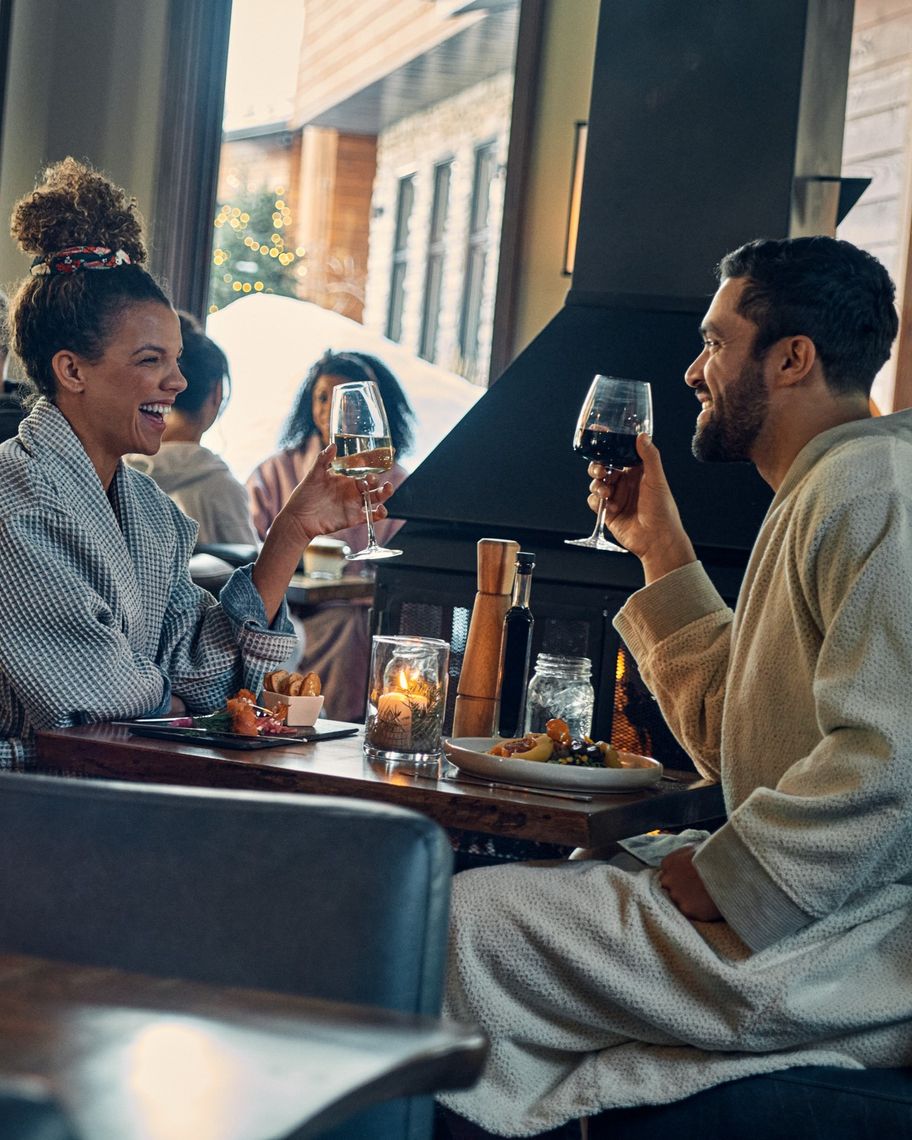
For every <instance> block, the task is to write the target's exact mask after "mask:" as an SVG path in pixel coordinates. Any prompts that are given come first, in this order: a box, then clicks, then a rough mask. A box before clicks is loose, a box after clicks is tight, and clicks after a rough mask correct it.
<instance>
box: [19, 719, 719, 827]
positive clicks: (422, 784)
mask: <svg viewBox="0 0 912 1140" xmlns="http://www.w3.org/2000/svg"><path fill="white" fill-rule="evenodd" d="M37 749H38V770H39V771H40V770H44V771H52V772H64V773H66V774H72V775H78V776H92V777H101V778H107V779H117V780H139V781H147V782H153V783H168V784H190V785H196V786H203V787H210V788H243V789H248V790H256V791H273V792H275V791H280V792H282V791H284V792H304V793H307V794H310V795H334V796H356V797H358V798H360V799H370V800H380V801H383V802H385V803H393V804H399V805H400V806H402V807H409V808H413V809H414V810H416V811H420V812H423V813H424V814H425V815H429V816H430V817H431V818H432V819H435V820H437V822H438V823H440V824H442V825H443V826H444V827H446V828H449V829H458V830H463V831H480V832H484V833H486V834H489V835H496V836H504V837H508V838H512V839H524V840H533V841H537V842H541V843H554V844H561V845H565V846H568V847H599V846H602V845H604V844H608V843H611V842H612V841H614V840H617V839H622V838H624V837H625V836H629V835H636V834H639V833H641V832H644V831H649V830H651V829H652V828H656V827H663V828H677V827H692V826H698V825H700V824H701V823H706V822H708V821H710V820H718V819H719V818H720V817H721V816H723V815H724V808H723V805H722V793H721V789H720V788H719V787H718V785H716V784H710V783H707V782H706V781H702V780H700V779H699V778H698V777H697V776H696V775H695V773H683V772H681V773H673V775H675V776H676V779H675V780H674V781H672V780H669V779H663V780H662V781H660V783H658V784H656V785H653V786H652V787H649V788H643V789H638V790H636V791H631V792H624V793H602V794H597V795H592V796H591V798H586V799H579V800H577V799H570V798H564V797H562V796H559V795H556V794H548V793H545V792H544V790H542V791H541V792H531V791H524V790H523V789H521V788H515V789H514V788H509V787H506V786H504V785H498V786H487V785H477V786H475V785H472V784H464V783H453V782H451V781H449V780H447V779H438V778H436V777H434V776H417V775H413V774H411V773H408V772H405V771H403V770H402V769H399V768H395V767H385V766H383V765H381V764H375V763H371V762H369V761H368V760H367V759H366V758H365V756H364V755H363V752H362V747H361V739H360V737H349V738H346V739H342V740H325V741H320V742H318V743H315V744H307V745H294V746H289V747H287V748H269V749H263V750H262V751H258V752H237V751H232V750H228V749H222V748H216V747H212V746H208V745H198V744H192V745H191V744H184V743H183V742H176V741H161V740H149V739H145V738H143V737H138V736H131V735H130V733H129V730H128V729H126V728H118V727H115V726H113V725H94V726H91V727H84V728H67V729H56V730H52V731H45V732H39V733H38V736H37Z"/></svg>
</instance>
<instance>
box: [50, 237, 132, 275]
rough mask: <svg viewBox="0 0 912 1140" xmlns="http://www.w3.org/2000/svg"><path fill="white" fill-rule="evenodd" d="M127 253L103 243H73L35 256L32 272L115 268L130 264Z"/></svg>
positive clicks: (69, 271)
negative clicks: (53, 251)
mask: <svg viewBox="0 0 912 1140" xmlns="http://www.w3.org/2000/svg"><path fill="white" fill-rule="evenodd" d="M132 264H133V263H132V261H131V260H130V257H129V255H128V254H127V253H126V252H125V251H124V250H122V249H117V250H113V249H108V248H107V246H103V245H74V246H71V247H70V248H69V249H61V250H59V251H58V252H57V253H48V254H45V255H43V256H41V257H36V258H35V260H34V261H33V262H32V269H31V271H32V273H33V274H35V275H36V276H42V275H44V274H48V273H75V272H76V271H77V270H79V269H117V268H118V266H121V265H132Z"/></svg>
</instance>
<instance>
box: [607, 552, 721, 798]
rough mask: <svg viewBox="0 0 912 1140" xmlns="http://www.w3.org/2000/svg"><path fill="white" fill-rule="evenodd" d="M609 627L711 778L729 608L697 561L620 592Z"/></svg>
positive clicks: (717, 749) (716, 770)
mask: <svg viewBox="0 0 912 1140" xmlns="http://www.w3.org/2000/svg"><path fill="white" fill-rule="evenodd" d="M614 625H615V628H616V629H617V630H618V632H619V633H620V635H621V636H622V637H623V639H624V641H625V642H626V643H627V646H628V647H629V649H630V652H631V653H632V654H633V655H634V657H635V658H636V662H637V666H638V668H639V670H640V676H641V677H642V678H643V681H644V683H645V684H646V686H647V687H648V689H649V691H650V692H651V693H652V694H653V696H654V697H655V698H656V700H657V701H658V702H659V704H660V706H661V708H662V715H663V716H664V717H665V720H666V721H667V722H668V726H669V728H670V729H671V731H672V732H673V733H674V734H675V737H676V738H677V739H678V741H679V742H680V744H681V747H682V748H683V749H684V750H685V751H686V752H687V754H688V755H689V756H690V757H691V759H692V760H693V762H694V764H695V765H696V767H697V768H698V770H699V771H700V773H701V774H702V775H703V776H706V777H708V778H710V779H716V780H717V779H719V776H720V754H721V738H722V709H723V704H724V700H725V677H726V673H727V670H728V658H729V649H730V645H731V625H732V611H731V609H730V608H729V607H728V606H727V605H726V604H725V602H724V601H723V599H722V597H721V595H720V594H719V593H718V591H717V590H716V588H715V586H713V584H712V582H711V581H710V580H709V576H708V575H707V574H706V571H705V570H704V569H703V567H702V566H701V564H700V563H699V562H691V563H690V564H689V565H687V566H682V567H680V569H678V570H674V571H672V572H671V573H670V574H666V575H665V577H664V578H660V579H659V580H658V581H657V582H654V583H653V584H652V585H650V586H648V587H646V588H645V589H643V590H638V591H637V592H636V593H635V594H632V595H631V596H630V598H628V600H627V602H626V604H625V605H624V607H623V608H622V609H621V610H620V611H619V612H618V614H617V615H616V617H615V619H614Z"/></svg>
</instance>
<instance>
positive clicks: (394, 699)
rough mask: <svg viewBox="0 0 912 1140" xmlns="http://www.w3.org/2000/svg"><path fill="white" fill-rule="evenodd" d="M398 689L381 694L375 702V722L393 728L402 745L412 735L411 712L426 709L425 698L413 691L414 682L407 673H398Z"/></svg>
mask: <svg viewBox="0 0 912 1140" xmlns="http://www.w3.org/2000/svg"><path fill="white" fill-rule="evenodd" d="M398 682H399V688H397V689H392V690H391V691H390V692H387V693H381V694H380V696H379V698H378V700H377V721H378V723H379V724H382V725H389V726H391V727H393V728H394V729H395V731H396V734H397V735H398V736H399V737H400V738H401V739H402V741H403V742H404V743H408V741H409V738H410V737H411V733H412V714H413V712H424V711H425V710H426V709H427V698H426V697H424V696H423V695H422V694H421V693H416V692H415V691H414V685H415V682H414V681H413V680H412V678H410V677H409V675H408V673H407V672H406V671H405V670H404V669H402V670H400V671H399V677H398Z"/></svg>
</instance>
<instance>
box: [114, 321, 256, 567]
mask: <svg viewBox="0 0 912 1140" xmlns="http://www.w3.org/2000/svg"><path fill="white" fill-rule="evenodd" d="M178 316H179V317H180V329H181V338H182V339H183V343H184V350H183V352H182V354H181V358H180V360H179V362H178V367H179V368H180V370H181V374H182V375H183V377H184V379H185V380H186V381H187V387H186V388H185V389H184V390H183V392H181V393H179V395H178V396H177V398H176V400H175V401H174V408H173V409H172V411H171V415H170V416H169V417H168V420H167V422H166V424H165V431H164V435H163V437H162V445H161V448H160V450H159V452H158V454H157V455H131V456H129V457H128V460H127V461H128V462H129V463H130V465H131V466H132V467H135V468H136V470H137V471H142V472H143V473H144V474H146V475H150V476H151V477H152V478H153V479H154V480H155V482H156V483H157V484H158V485H159V487H161V489H162V490H163V491H164V492H165V494H166V495H167V496H168V497H169V498H170V499H172V500H173V502H175V503H176V504H177V506H179V507H180V509H181V510H182V511H183V512H184V514H185V515H187V516H188V517H189V518H191V519H194V520H195V521H196V522H198V523H199V535H198V536H197V542H198V543H240V544H243V545H255V544H256V541H257V536H256V531H255V530H254V529H253V523H252V522H251V521H250V509H249V503H248V499H247V491H246V489H245V488H244V486H243V484H242V483H239V482H238V480H237V479H235V477H234V476H233V475H232V474H231V471H230V470H229V468H228V465H227V464H226V463H225V462H224V460H222V459H220V458H219V457H218V456H217V455H216V454H215V453H214V452H212V451H210V450H209V448H208V447H203V445H202V443H201V442H200V440H201V439H202V438H203V434H204V432H206V431H208V430H209V428H211V427H212V425H213V424H214V423H215V421H216V420H217V419H218V417H219V415H220V414H221V412H222V410H223V408H224V406H225V404H226V403H227V400H228V393H229V391H230V383H231V381H230V378H229V375H228V360H227V358H226V357H225V354H224V352H222V350H221V349H220V348H219V346H218V345H217V344H216V343H215V342H214V341H212V340H210V339H209V337H207V336H206V334H205V333H204V332H203V330H202V328H201V327H200V325H199V323H198V322H197V321H196V319H195V318H194V317H192V316H191V315H190V314H189V313H179V314H178Z"/></svg>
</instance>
